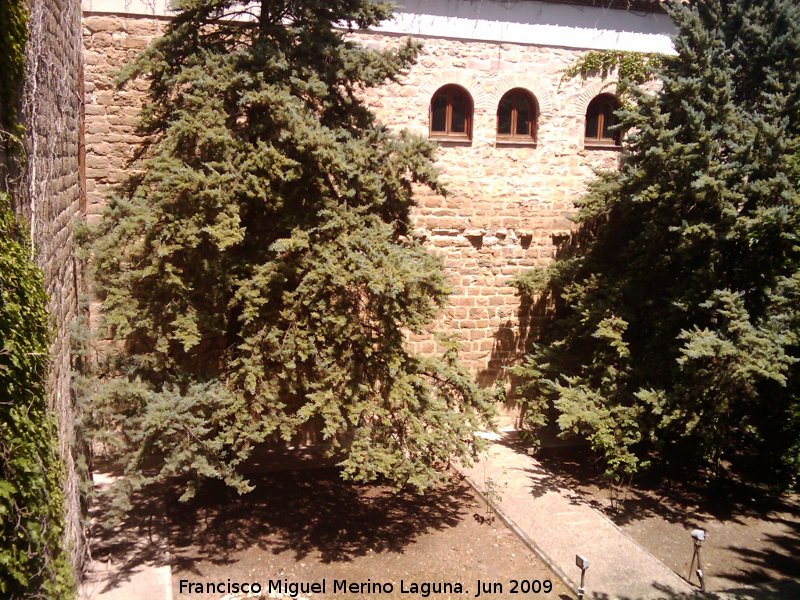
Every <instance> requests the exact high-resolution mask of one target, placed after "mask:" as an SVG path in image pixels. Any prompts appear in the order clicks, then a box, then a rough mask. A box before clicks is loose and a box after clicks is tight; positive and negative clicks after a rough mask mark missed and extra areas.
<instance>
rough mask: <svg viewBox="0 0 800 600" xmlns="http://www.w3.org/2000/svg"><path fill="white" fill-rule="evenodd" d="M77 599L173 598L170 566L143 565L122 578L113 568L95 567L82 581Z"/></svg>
mask: <svg viewBox="0 0 800 600" xmlns="http://www.w3.org/2000/svg"><path fill="white" fill-rule="evenodd" d="M78 600H172V572H171V570H170V567H169V565H164V566H155V565H145V566H142V567H141V568H139V569H137V570H136V571H135V572H133V573H131V574H129V575H126V576H125V578H122V579H119V578H118V577H117V571H116V569H114V568H113V566H112V568H111V569H110V570H108V571H105V570H103V567H95V568H94V569H93V570H92V571H91V572H90V573H88V574H87V576H86V578H85V579H84V581H83V582H82V583H81V587H80V590H79V592H78Z"/></svg>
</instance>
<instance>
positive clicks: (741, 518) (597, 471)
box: [499, 432, 800, 599]
mask: <svg viewBox="0 0 800 600" xmlns="http://www.w3.org/2000/svg"><path fill="white" fill-rule="evenodd" d="M499 443H501V444H503V445H505V446H507V447H509V448H512V449H514V450H515V451H517V452H521V453H527V452H528V451H529V448H530V447H531V446H530V444H529V443H528V442H527V441H526V440H525V439H524V437H522V436H520V435H519V434H518V433H517V432H507V433H505V434H504V435H503V437H502V438H501V439H500V440H499ZM536 458H537V460H538V462H539V463H540V465H541V466H542V467H544V469H540V470H537V469H536V468H533V469H530V470H528V471H527V475H528V476H529V480H530V492H531V494H532V495H533V496H535V497H539V496H542V495H544V494H547V493H551V492H557V493H562V494H563V493H565V490H569V491H570V492H569V493H570V499H571V501H572V502H574V503H585V504H589V505H590V506H592V507H593V508H595V509H597V510H599V511H601V512H603V513H605V514H606V515H607V516H608V517H609V518H610V519H611V520H612V521H614V522H615V523H616V524H617V525H619V526H620V527H622V528H623V529H626V531H629V533H630V534H631V535H632V536H633V537H634V538H635V539H636V540H637V541H638V542H639V543H642V544H643V545H644V546H645V547H646V548H649V549H650V551H651V552H652V553H654V554H655V555H656V556H657V557H658V558H659V559H661V560H662V561H664V562H665V563H666V564H667V565H668V566H670V567H671V568H673V569H675V570H676V572H678V573H679V574H681V575H683V576H685V575H686V569H687V568H688V566H689V565H688V564H686V565H683V564H682V561H683V560H686V562H687V563H688V557H689V556H691V548H692V546H691V540H690V538H689V533H690V531H691V530H692V529H694V528H702V529H706V531H708V529H709V528H711V540H710V542H708V544H711V546H709V545H708V544H707V547H706V549H705V551H704V553H703V555H704V557H705V559H706V564H707V566H709V568H708V569H707V571H708V572H707V573H706V575H707V581H708V580H709V579H708V578H709V576H710V578H711V583H712V589H715V590H720V589H722V590H725V594H726V595H725V596H724V597H725V598H753V599H756V598H776V599H795V598H800V501H798V498H797V496H796V495H795V496H792V495H786V494H780V493H776V492H774V491H773V490H771V489H770V488H769V487H768V486H765V485H762V484H759V483H756V482H752V481H746V480H744V479H743V478H741V477H738V478H737V477H733V476H728V477H718V478H710V477H704V476H703V474H702V473H698V472H696V471H692V470H690V469H683V470H673V471H672V472H669V471H666V470H665V471H661V472H659V473H651V474H648V475H647V476H643V477H641V478H639V479H638V480H636V481H634V482H632V483H631V484H630V485H627V486H619V487H613V486H610V485H609V483H608V481H607V480H606V479H604V477H603V475H602V468H601V466H600V465H599V464H597V463H596V462H595V460H594V459H593V458H592V456H591V453H589V452H588V451H586V449H585V448H580V447H561V448H549V449H546V450H542V451H540V452H538V453H537V454H536ZM676 549H677V550H676ZM674 552H678V554H677V555H675V554H670V553H674ZM662 592H663V594H664V598H677V599H680V598H684V597H685V596H682V595H680V594H677V595H676V594H675V593H670V591H669V590H662ZM696 597H698V598H716V596H714V595H707V596H696Z"/></svg>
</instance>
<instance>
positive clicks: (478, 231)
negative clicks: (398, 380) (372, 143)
mask: <svg viewBox="0 0 800 600" xmlns="http://www.w3.org/2000/svg"><path fill="white" fill-rule="evenodd" d="M356 37H357V38H358V39H359V40H361V41H362V42H363V43H364V44H367V45H370V46H373V47H378V48H385V47H391V46H393V45H396V44H398V43H401V42H402V41H403V38H401V37H399V36H387V35H379V34H374V33H366V34H358V35H357V36H356ZM422 43H423V50H422V54H421V55H420V57H419V60H418V62H417V64H416V65H415V66H414V67H413V68H412V69H411V70H410V71H409V73H408V74H407V75H406V76H405V77H404V79H403V80H402V82H401V83H400V84H399V85H390V86H386V87H383V88H379V89H375V90H370V91H369V92H368V94H367V101H368V103H369V105H370V106H371V107H372V108H373V110H374V111H375V113H376V114H377V115H378V117H379V118H380V120H381V121H382V122H384V123H386V124H387V125H389V126H391V127H394V128H397V129H401V128H407V129H410V130H412V131H415V132H417V133H419V134H420V135H424V136H427V135H428V118H429V116H428V109H429V104H430V101H431V97H432V96H433V94H434V93H435V92H436V90H437V89H439V88H440V87H441V86H442V85H445V84H457V85H460V86H461V87H463V88H464V89H466V90H467V91H468V92H469V93H470V95H471V96H472V100H473V103H474V118H473V127H472V140H471V143H469V144H468V145H464V144H461V143H452V144H447V143H442V144H440V147H439V149H438V160H437V164H438V166H439V168H440V170H441V179H442V181H443V183H444V184H445V187H446V188H447V190H448V192H449V194H448V196H446V197H441V196H438V195H435V194H432V193H430V192H429V191H428V190H419V191H418V194H417V200H418V203H419V205H418V208H417V210H416V213H415V215H414V221H415V226H416V234H417V235H419V236H421V237H423V238H424V239H425V241H426V243H427V245H428V246H429V247H430V248H431V250H432V251H433V252H435V253H437V254H439V255H441V256H442V257H443V258H444V262H445V268H446V269H447V272H448V275H449V276H450V280H451V282H452V284H453V295H452V297H451V305H450V307H449V308H448V309H447V310H446V311H445V314H444V315H443V316H442V318H441V320H440V322H439V326H440V328H441V329H442V330H444V331H445V332H447V333H449V334H451V335H453V336H454V337H455V338H456V339H458V340H459V342H460V345H461V350H462V353H461V356H462V358H463V359H464V361H465V362H466V363H467V365H468V366H469V367H470V368H471V369H472V370H473V372H474V373H475V374H476V376H477V377H478V379H479V381H480V382H481V383H482V384H484V385H488V384H491V383H494V382H495V381H496V380H497V379H498V378H501V377H502V367H503V366H505V365H508V364H509V363H510V362H512V361H513V360H514V359H515V358H516V357H517V355H518V354H519V353H520V352H521V351H522V350H523V348H521V344H520V339H519V338H520V335H519V315H518V312H519V305H520V299H519V297H518V296H517V294H516V289H515V288H514V287H513V286H511V281H512V280H513V278H514V277H515V276H516V275H517V274H519V273H521V272H522V271H524V270H526V269H529V268H531V267H535V266H541V265H546V264H547V263H548V262H550V261H551V260H552V259H553V256H554V253H555V243H556V241H557V240H558V238H560V237H562V236H564V235H566V234H567V233H568V232H569V231H570V229H571V221H570V219H569V217H570V215H572V214H573V213H574V211H575V205H574V202H575V200H576V199H577V198H579V197H580V196H581V194H582V193H583V192H584V190H585V186H586V182H587V180H589V179H590V178H591V177H592V176H593V173H594V170H595V169H613V168H616V167H617V164H618V160H619V151H618V150H613V149H604V150H586V149H584V147H583V131H584V117H585V114H586V108H587V106H588V104H589V102H590V101H591V100H592V98H594V97H595V96H596V95H597V94H599V93H601V92H602V91H614V85H613V83H612V82H606V81H601V80H589V81H583V80H581V79H575V80H569V81H563V80H562V71H563V70H564V69H565V68H566V67H568V66H570V65H572V64H573V63H574V62H575V61H576V60H577V58H578V57H580V56H581V55H582V54H583V53H584V52H585V51H582V50H570V49H562V48H552V47H545V46H536V45H523V44H507V43H492V42H479V41H474V40H457V39H445V38H430V37H428V38H425V39H423V40H422ZM515 88H522V89H525V90H527V91H528V92H530V93H531V94H533V96H535V98H536V100H537V102H538V105H539V119H538V129H537V142H536V144H535V146H533V145H527V146H525V145H511V144H504V143H503V142H502V141H500V142H498V139H497V135H496V125H497V124H496V120H497V106H498V103H499V101H500V98H501V97H502V96H503V95H504V94H505V93H506V92H508V91H510V90H512V89H515ZM420 345H421V348H422V349H433V346H432V344H431V343H430V342H429V341H423V340H420Z"/></svg>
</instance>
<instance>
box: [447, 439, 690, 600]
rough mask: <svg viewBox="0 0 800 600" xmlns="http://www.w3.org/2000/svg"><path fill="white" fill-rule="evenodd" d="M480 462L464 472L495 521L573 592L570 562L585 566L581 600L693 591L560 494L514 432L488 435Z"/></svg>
mask: <svg viewBox="0 0 800 600" xmlns="http://www.w3.org/2000/svg"><path fill="white" fill-rule="evenodd" d="M486 437H488V438H489V439H490V440H491V442H490V444H489V446H488V449H487V451H486V452H485V453H484V455H483V457H482V460H481V461H480V462H479V463H477V464H476V465H474V466H473V467H471V468H462V469H461V470H462V472H463V473H464V474H465V475H466V476H467V477H468V478H469V479H470V481H471V482H472V484H473V485H474V487H475V488H476V489H477V490H478V491H479V492H481V493H483V494H484V495H487V494H486V492H487V491H488V492H489V493H488V499H489V500H490V501H492V502H493V504H494V505H495V507H496V509H497V510H498V513H499V514H500V516H501V518H503V519H504V520H506V521H507V522H508V523H509V525H510V526H511V527H512V528H514V529H516V530H517V532H518V533H519V534H520V535H521V536H522V537H523V538H524V539H526V541H527V542H528V544H529V545H532V546H533V547H534V549H535V550H536V551H537V552H538V553H539V554H540V555H541V556H542V558H544V559H545V560H546V561H547V562H548V563H549V564H550V565H551V566H552V567H553V568H554V570H555V571H556V572H557V573H558V574H559V575H560V576H561V577H562V578H563V579H565V580H566V583H567V584H569V585H571V586H572V587H573V588H575V589H577V588H578V583H579V582H580V569H579V568H578V567H577V566H575V555H576V554H580V555H582V556H584V557H586V558H588V559H589V569H588V570H587V571H586V582H585V590H586V596H585V598H587V599H588V598H592V599H595V598H596V599H598V600H600V599H619V600H623V599H624V600H645V599H647V600H649V599H655V598H659V599H660V598H666V599H669V600H684V599H688V598H694V597H695V590H696V588H694V587H693V586H690V585H689V584H688V583H686V581H684V580H683V579H681V578H680V577H678V575H676V574H675V573H673V572H672V571H671V570H670V569H668V568H667V567H666V566H665V565H664V564H663V563H661V561H659V560H658V559H657V558H655V557H654V556H653V555H652V554H650V553H649V552H647V551H646V550H645V549H644V548H642V547H641V546H640V545H639V544H637V543H636V542H635V541H634V540H633V538H631V537H630V536H629V535H628V534H626V533H625V532H623V531H622V530H621V529H620V528H619V527H617V526H616V525H614V523H612V522H611V521H610V520H609V519H608V518H607V517H606V516H605V515H603V514H602V513H600V512H599V511H597V510H595V509H594V508H592V507H591V506H589V505H588V504H586V503H584V502H582V501H581V500H580V498H579V496H578V495H577V494H575V493H573V492H571V491H570V490H568V489H566V488H564V487H562V486H560V485H559V484H558V483H557V482H556V481H555V479H554V477H553V475H552V474H550V473H549V472H548V471H547V470H545V469H544V468H543V467H542V466H541V465H540V464H539V463H538V461H536V459H534V458H532V457H530V456H528V455H527V454H525V453H524V451H523V450H519V449H515V441H516V432H514V431H503V432H501V433H500V434H499V435H491V434H487V436H486Z"/></svg>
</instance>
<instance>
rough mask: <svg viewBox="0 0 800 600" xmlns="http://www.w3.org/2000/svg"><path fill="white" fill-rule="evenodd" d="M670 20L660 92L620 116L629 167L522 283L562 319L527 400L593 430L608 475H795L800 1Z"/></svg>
mask: <svg viewBox="0 0 800 600" xmlns="http://www.w3.org/2000/svg"><path fill="white" fill-rule="evenodd" d="M672 16H673V18H674V20H675V22H676V24H677V27H678V35H677V37H676V39H675V47H676V50H677V55H675V56H669V57H665V58H664V61H663V66H662V67H661V68H660V70H659V72H658V79H659V80H660V82H661V88H660V91H659V92H658V93H657V94H646V93H644V92H642V91H641V90H638V91H635V93H634V95H635V100H636V102H635V105H636V106H635V107H634V108H631V109H628V110H622V111H620V116H621V121H622V123H621V127H623V128H625V129H627V130H628V131H629V132H630V133H629V135H628V138H627V143H628V148H629V154H627V155H626V156H625V157H624V160H623V166H622V168H621V170H620V171H619V172H616V173H610V174H605V175H603V176H601V177H600V178H599V179H598V180H597V181H596V182H594V183H593V185H592V186H591V187H590V191H589V192H588V194H587V195H586V196H585V197H584V198H583V199H582V200H581V201H580V203H579V209H580V210H579V215H578V217H577V222H578V227H577V230H576V232H575V234H574V235H573V236H572V238H571V240H570V241H569V243H568V244H567V245H566V246H565V247H564V248H562V252H561V255H560V260H557V261H556V262H555V263H554V264H553V266H552V268H551V269H550V270H549V271H548V272H547V273H546V274H543V273H541V272H539V273H530V274H528V275H527V276H526V277H524V278H522V279H521V280H520V282H519V285H520V287H521V289H522V290H523V291H524V292H526V293H528V294H531V295H534V296H536V298H537V302H538V306H539V307H540V308H542V309H543V310H544V311H546V312H548V313H549V314H550V316H551V317H552V319H551V320H550V321H549V324H548V325H547V326H545V327H544V328H542V329H541V330H540V331H536V332H531V337H532V340H533V342H534V345H533V350H532V352H531V353H530V355H529V356H528V357H527V359H526V361H525V363H524V364H523V365H521V366H520V367H519V368H517V369H516V372H517V374H519V375H522V376H523V378H524V380H523V385H522V386H521V392H522V394H523V395H524V396H525V397H526V399H527V403H528V408H529V418H530V420H531V422H532V423H534V424H536V425H542V424H545V423H547V422H550V421H552V420H555V421H556V422H557V424H558V426H559V427H560V428H561V430H562V431H564V432H568V431H569V432H574V433H577V434H579V435H581V436H583V437H584V438H586V439H587V440H588V441H589V442H590V443H591V445H592V447H593V448H594V449H595V450H596V451H597V452H598V453H600V454H601V455H602V456H603V457H604V458H605V463H606V466H607V472H608V474H609V475H611V476H619V475H621V474H626V473H627V474H630V473H633V472H635V471H636V470H637V469H638V468H640V467H641V466H642V462H643V461H646V460H647V458H648V457H659V458H662V459H663V458H669V457H670V456H677V455H678V454H679V453H680V455H682V456H684V458H685V457H686V456H687V454H686V452H687V451H688V452H689V454H688V456H691V457H694V458H698V457H699V458H704V459H707V460H709V461H710V462H711V463H712V464H718V461H719V460H720V459H721V458H723V457H724V456H729V457H731V456H734V455H736V454H738V455H742V454H745V453H761V456H762V458H763V459H764V462H765V464H767V465H771V466H772V467H778V468H779V470H781V469H782V473H783V475H784V477H786V478H788V480H791V479H792V478H793V477H794V476H796V475H797V473H798V469H799V468H800V398H799V396H798V392H800V386H799V385H798V384H799V383H800V367H798V357H800V348H798V334H799V333H800V312H799V310H800V303H799V302H798V301H800V269H799V267H800V240H799V239H798V232H800V196H799V195H798V182H800V171H798V160H797V157H798V147H799V146H798V140H800V62H799V61H800V5H798V4H797V3H796V2H795V1H794V0H758V1H756V0H729V1H722V0H708V1H705V2H697V3H692V4H691V6H690V7H687V6H682V5H678V6H676V7H675V8H674V9H673V10H672ZM654 450H655V452H653V451H654ZM786 480H787V479H784V481H786Z"/></svg>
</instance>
